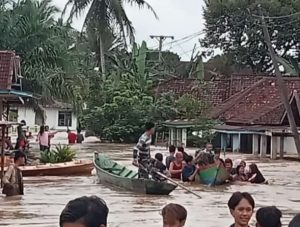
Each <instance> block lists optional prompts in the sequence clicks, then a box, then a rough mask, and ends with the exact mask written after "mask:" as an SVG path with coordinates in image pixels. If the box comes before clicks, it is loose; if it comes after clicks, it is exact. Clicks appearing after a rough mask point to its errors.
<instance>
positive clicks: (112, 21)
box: [63, 0, 157, 74]
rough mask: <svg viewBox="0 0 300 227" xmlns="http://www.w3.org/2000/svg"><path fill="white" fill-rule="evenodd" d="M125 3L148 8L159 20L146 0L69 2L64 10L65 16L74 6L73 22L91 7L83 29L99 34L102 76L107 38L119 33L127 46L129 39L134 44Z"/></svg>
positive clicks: (81, 0) (71, 0) (77, 0)
mask: <svg viewBox="0 0 300 227" xmlns="http://www.w3.org/2000/svg"><path fill="white" fill-rule="evenodd" d="M124 3H129V4H131V5H136V6H138V7H139V8H142V7H147V8H148V9H149V10H151V12H153V14H154V16H155V17H156V18H157V15H156V13H155V11H154V9H153V8H152V7H151V5H149V4H148V3H147V2H146V1H145V0H68V2H67V4H66V6H65V9H64V10H63V15H64V13H65V11H66V9H67V8H68V6H69V5H72V8H71V12H70V17H69V20H72V18H73V16H74V15H75V16H78V15H79V14H80V13H82V12H83V11H84V10H86V9H87V8H88V7H89V9H88V13H87V15H86V18H85V21H84V25H83V28H87V29H89V30H93V31H94V33H96V34H97V40H98V42H99V55H100V65H101V70H102V74H105V58H104V53H105V48H104V42H105V41H106V40H107V37H109V36H110V34H116V33H118V34H120V36H121V37H122V39H123V42H124V43H125V46H126V38H127V37H128V38H129V40H130V43H133V42H134V28H133V25H132V22H131V21H130V19H129V18H128V17H127V14H126V12H125V9H124Z"/></svg>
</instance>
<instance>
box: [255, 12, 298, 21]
mask: <svg viewBox="0 0 300 227" xmlns="http://www.w3.org/2000/svg"><path fill="white" fill-rule="evenodd" d="M298 15H299V16H300V12H296V13H292V14H288V15H284V16H277V17H275V16H273V17H264V18H265V19H284V18H289V17H293V16H298ZM252 16H254V17H257V18H262V16H260V15H256V14H252Z"/></svg>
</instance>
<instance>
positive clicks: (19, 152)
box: [14, 151, 26, 162]
mask: <svg viewBox="0 0 300 227" xmlns="http://www.w3.org/2000/svg"><path fill="white" fill-rule="evenodd" d="M20 158H25V159H26V155H25V154H24V153H23V152H22V151H17V152H16V153H15V157H14V162H16V161H18V160H19V159H20Z"/></svg>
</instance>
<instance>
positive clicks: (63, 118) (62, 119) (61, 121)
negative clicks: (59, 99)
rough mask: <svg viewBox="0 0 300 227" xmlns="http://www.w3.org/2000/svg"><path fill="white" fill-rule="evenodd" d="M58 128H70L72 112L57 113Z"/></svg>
mask: <svg viewBox="0 0 300 227" xmlns="http://www.w3.org/2000/svg"><path fill="white" fill-rule="evenodd" d="M58 126H65V127H67V126H68V127H71V126H72V112H71V111H58Z"/></svg>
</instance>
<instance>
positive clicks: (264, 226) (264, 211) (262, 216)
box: [256, 206, 282, 227]
mask: <svg viewBox="0 0 300 227" xmlns="http://www.w3.org/2000/svg"><path fill="white" fill-rule="evenodd" d="M281 216H282V213H281V211H280V210H279V209H278V208H277V207H275V206H271V207H263V208H260V209H259V210H258V211H257V212H256V221H257V223H256V227H281V220H280V218H281Z"/></svg>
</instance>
